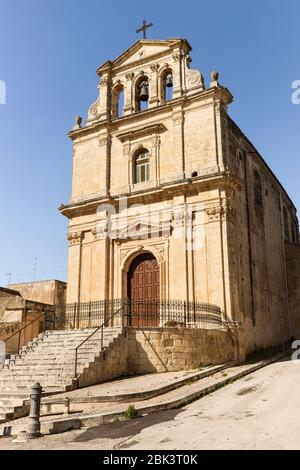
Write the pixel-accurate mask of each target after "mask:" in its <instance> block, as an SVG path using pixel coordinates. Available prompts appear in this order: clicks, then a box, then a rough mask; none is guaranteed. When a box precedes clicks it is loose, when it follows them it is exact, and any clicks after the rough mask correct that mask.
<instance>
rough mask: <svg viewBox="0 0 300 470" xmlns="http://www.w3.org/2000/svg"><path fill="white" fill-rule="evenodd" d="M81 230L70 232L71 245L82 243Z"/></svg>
mask: <svg viewBox="0 0 300 470" xmlns="http://www.w3.org/2000/svg"><path fill="white" fill-rule="evenodd" d="M81 236H82V233H81V232H73V233H69V234H68V240H69V246H73V245H80V242H81Z"/></svg>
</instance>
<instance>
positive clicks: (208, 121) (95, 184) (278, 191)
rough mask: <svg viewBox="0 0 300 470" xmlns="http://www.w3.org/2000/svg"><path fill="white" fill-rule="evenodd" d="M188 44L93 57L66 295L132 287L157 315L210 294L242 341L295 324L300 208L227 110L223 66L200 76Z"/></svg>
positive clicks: (285, 331) (99, 296) (280, 336)
mask: <svg viewBox="0 0 300 470" xmlns="http://www.w3.org/2000/svg"><path fill="white" fill-rule="evenodd" d="M191 50H192V49H191V46H190V44H189V43H188V41H187V40H185V39H176V38H172V39H167V40H147V39H144V40H139V41H137V42H136V43H135V44H134V45H133V46H131V47H130V48H129V49H128V50H126V51H125V52H124V53H122V54H121V55H120V56H119V57H118V58H116V59H115V60H113V61H110V60H109V61H107V62H105V63H104V64H103V65H102V66H101V67H100V68H99V69H98V70H97V74H98V76H99V77H100V82H99V97H98V98H97V100H96V101H95V102H94V103H93V104H92V105H91V106H90V108H89V110H88V116H87V121H86V123H85V124H84V125H83V124H82V119H81V118H80V117H79V116H78V117H77V118H76V123H75V126H74V128H73V130H72V131H71V132H70V134H69V136H70V138H71V140H72V141H73V184H72V195H71V199H70V201H69V202H68V203H67V204H65V205H62V206H61V207H60V212H61V213H62V214H63V215H64V216H66V217H67V218H68V219H69V229H68V240H69V262H68V287H67V303H68V304H74V303H76V304H81V303H89V302H94V301H100V300H107V301H113V300H114V299H129V300H130V301H131V302H132V305H133V306H132V308H131V310H130V311H129V314H128V315H129V317H130V315H133V314H134V312H137V311H138V309H139V302H140V305H150V304H151V302H154V303H155V302H157V303H155V305H156V307H155V308H154V310H153V311H152V314H153V312H154V314H153V315H152V317H151V321H150V323H149V322H148V323H147V322H146V320H145V327H157V328H158V327H161V326H162V324H161V321H160V306H161V305H163V303H164V302H166V303H167V302H171V301H172V302H178V303H179V302H182V304H183V305H186V304H189V305H190V304H192V305H197V303H201V304H202V303H203V304H206V305H208V306H212V307H215V308H218V309H220V311H221V312H222V317H223V319H224V323H226V324H227V325H229V324H232V325H235V328H237V329H238V341H239V349H240V352H241V354H242V355H245V354H249V353H251V352H253V351H255V350H258V349H263V348H269V347H272V346H274V345H278V344H281V343H282V342H285V341H287V340H289V338H291V337H292V336H295V335H296V333H295V332H296V331H298V330H299V326H298V320H299V318H297V315H298V317H300V315H299V313H297V312H298V311H299V300H298V301H297V298H296V297H293V298H291V296H294V295H296V294H295V289H294V290H293V286H295V282H297V281H298V282H299V266H300V248H299V241H300V239H299V230H298V220H297V215H296V209H295V206H294V205H293V202H292V201H291V199H290V198H289V196H288V194H287V193H286V191H285V189H284V188H283V187H282V185H281V184H280V182H279V181H278V179H277V178H276V176H275V175H274V174H273V173H272V171H271V169H270V168H269V167H268V165H267V163H266V162H265V161H264V160H263V158H262V157H261V155H260V154H259V152H258V151H257V150H256V148H255V147H254V145H253V144H252V143H251V142H250V141H249V140H248V138H247V137H246V135H245V134H244V133H243V132H242V131H241V130H240V129H239V127H238V125H237V124H236V123H235V122H234V121H233V120H232V119H231V118H230V116H229V114H228V109H229V106H230V104H231V103H232V101H233V96H232V94H231V93H230V91H229V90H228V88H226V87H225V86H223V85H222V84H221V83H220V82H219V74H218V73H217V72H212V73H211V76H210V82H209V83H208V84H205V81H204V77H203V76H202V74H201V72H199V71H198V70H193V68H192V67H191V62H192V59H191V55H190V54H191ZM241 105H242V103H241ZM291 253H293V255H292V259H291ZM287 259H289V260H290V263H288V262H287ZM295 260H296V263H293V261H295ZM297 260H298V261H297ZM289 266H292V268H291V269H289ZM297 276H298V277H297ZM297 292H298V291H297ZM298 293H299V292H298ZM297 295H298V294H297ZM298 299H299V297H298ZM297 302H298V303H297ZM157 305H158V306H159V307H157ZM141 316H142V321H143V314H142V313H141ZM155 316H157V318H155ZM146 323H147V324H146ZM132 324H133V325H134V322H133V323H132ZM142 326H143V325H142ZM297 328H298V330H297Z"/></svg>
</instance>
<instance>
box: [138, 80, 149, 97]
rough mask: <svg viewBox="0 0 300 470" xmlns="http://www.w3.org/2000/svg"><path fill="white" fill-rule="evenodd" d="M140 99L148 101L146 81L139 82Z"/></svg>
mask: <svg viewBox="0 0 300 470" xmlns="http://www.w3.org/2000/svg"><path fill="white" fill-rule="evenodd" d="M139 99H140V101H148V99H149V90H148V83H147V82H142V83H141V91H140V96H139Z"/></svg>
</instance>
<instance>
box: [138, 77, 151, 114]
mask: <svg viewBox="0 0 300 470" xmlns="http://www.w3.org/2000/svg"><path fill="white" fill-rule="evenodd" d="M148 104H149V79H148V77H147V76H146V75H143V76H141V77H140V78H139V80H138V81H137V82H136V85H135V111H145V110H146V109H148Z"/></svg>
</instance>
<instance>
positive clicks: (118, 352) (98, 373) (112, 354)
mask: <svg viewBox="0 0 300 470" xmlns="http://www.w3.org/2000/svg"><path fill="white" fill-rule="evenodd" d="M127 357H128V333H127V331H126V330H124V331H123V332H122V333H121V334H120V335H119V336H118V337H117V338H115V339H114V340H113V343H112V345H111V347H109V348H107V349H106V350H105V351H103V352H101V353H100V355H99V357H98V358H97V359H96V360H95V362H94V363H93V364H92V365H91V366H90V367H89V368H88V369H86V370H85V371H84V373H83V374H82V375H81V376H80V380H79V386H80V387H87V386H89V385H95V384H98V383H102V382H106V381H108V380H112V379H116V378H118V377H123V376H126V375H128V367H127Z"/></svg>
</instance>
